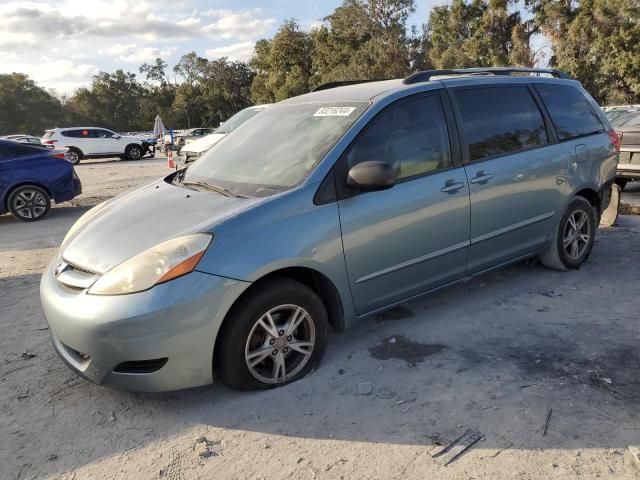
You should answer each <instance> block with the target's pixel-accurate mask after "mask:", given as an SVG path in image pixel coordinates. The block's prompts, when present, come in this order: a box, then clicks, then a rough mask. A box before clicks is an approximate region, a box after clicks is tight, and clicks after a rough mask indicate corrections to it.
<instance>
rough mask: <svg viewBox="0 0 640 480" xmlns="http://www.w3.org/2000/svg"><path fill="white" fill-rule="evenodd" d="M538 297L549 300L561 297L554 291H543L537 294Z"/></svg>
mask: <svg viewBox="0 0 640 480" xmlns="http://www.w3.org/2000/svg"><path fill="white" fill-rule="evenodd" d="M538 295H542V296H543V297H549V298H553V297H561V296H562V294H561V293H556V292H555V291H554V290H543V291H541V292H538Z"/></svg>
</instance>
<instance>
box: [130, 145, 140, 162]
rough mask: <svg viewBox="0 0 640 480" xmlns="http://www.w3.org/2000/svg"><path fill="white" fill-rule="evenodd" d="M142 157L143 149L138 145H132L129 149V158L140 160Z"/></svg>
mask: <svg viewBox="0 0 640 480" xmlns="http://www.w3.org/2000/svg"><path fill="white" fill-rule="evenodd" d="M140 157H142V151H141V150H140V149H139V148H137V147H132V148H130V149H129V158H130V159H131V160H140Z"/></svg>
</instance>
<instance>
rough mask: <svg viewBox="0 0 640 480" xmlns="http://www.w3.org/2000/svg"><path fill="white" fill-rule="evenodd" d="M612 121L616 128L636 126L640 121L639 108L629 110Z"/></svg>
mask: <svg viewBox="0 0 640 480" xmlns="http://www.w3.org/2000/svg"><path fill="white" fill-rule="evenodd" d="M610 121H611V125H613V127H614V128H617V127H631V126H636V125H638V124H639V122H640V112H639V111H637V110H635V111H628V112H625V113H624V114H623V115H620V116H618V117H616V118H614V119H612V120H610Z"/></svg>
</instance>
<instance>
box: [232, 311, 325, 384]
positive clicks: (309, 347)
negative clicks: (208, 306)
mask: <svg viewBox="0 0 640 480" xmlns="http://www.w3.org/2000/svg"><path fill="white" fill-rule="evenodd" d="M315 341H316V329H315V324H314V322H313V319H312V318H311V316H310V315H309V313H308V312H307V311H306V310H305V309H304V308H302V307H300V306H298V305H291V304H287V305H279V306H277V307H274V308H272V309H270V310H269V311H267V312H266V313H264V314H263V315H262V316H261V317H260V318H258V320H257V321H256V322H255V323H254V325H253V327H252V329H251V332H250V333H249V336H248V338H247V343H246V346H245V362H246V365H247V368H248V369H249V371H250V372H251V374H252V375H253V376H254V377H255V378H256V379H257V380H259V381H261V382H264V383H269V384H279V383H284V382H286V381H288V380H289V379H291V378H293V377H295V376H296V375H297V374H298V372H300V371H301V370H302V369H303V368H304V366H305V365H306V364H307V362H308V361H309V359H310V358H311V354H312V353H313V347H314V345H315Z"/></svg>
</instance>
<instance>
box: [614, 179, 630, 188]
mask: <svg viewBox="0 0 640 480" xmlns="http://www.w3.org/2000/svg"><path fill="white" fill-rule="evenodd" d="M627 183H629V180H627V179H626V178H616V185H618V186H619V187H620V190H624V187H626V186H627Z"/></svg>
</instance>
